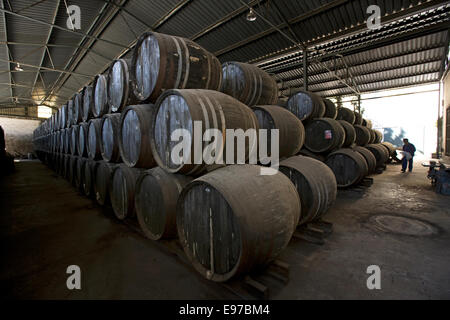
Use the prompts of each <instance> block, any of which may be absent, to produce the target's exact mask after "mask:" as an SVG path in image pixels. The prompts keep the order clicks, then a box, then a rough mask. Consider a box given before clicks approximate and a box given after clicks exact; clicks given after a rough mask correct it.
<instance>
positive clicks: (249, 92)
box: [220, 62, 278, 107]
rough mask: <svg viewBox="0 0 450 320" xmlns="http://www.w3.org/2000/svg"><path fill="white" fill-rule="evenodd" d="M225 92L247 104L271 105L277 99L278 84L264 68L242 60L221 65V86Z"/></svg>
mask: <svg viewBox="0 0 450 320" xmlns="http://www.w3.org/2000/svg"><path fill="white" fill-rule="evenodd" d="M220 91H222V92H223V93H226V94H228V95H230V96H232V97H233V98H235V99H237V100H239V101H240V102H242V103H244V104H246V105H247V106H250V107H253V106H255V105H273V104H275V103H276V102H277V100H278V85H277V83H276V81H275V80H274V79H273V78H272V77H271V76H270V75H269V74H268V73H267V72H265V71H264V70H262V69H260V68H258V67H257V66H255V65H251V64H248V63H242V62H225V63H224V64H223V65H222V86H221V89H220Z"/></svg>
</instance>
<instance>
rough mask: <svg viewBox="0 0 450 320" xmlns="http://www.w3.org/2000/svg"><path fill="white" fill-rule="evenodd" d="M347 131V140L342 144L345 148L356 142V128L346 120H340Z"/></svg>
mask: <svg viewBox="0 0 450 320" xmlns="http://www.w3.org/2000/svg"><path fill="white" fill-rule="evenodd" d="M338 122H339V123H340V124H341V126H342V127H343V128H344V131H345V140H344V144H343V145H342V147H343V148H348V147H350V146H351V145H353V144H354V143H355V142H356V131H355V128H354V127H353V126H352V125H351V124H350V123H348V122H347V121H345V120H338Z"/></svg>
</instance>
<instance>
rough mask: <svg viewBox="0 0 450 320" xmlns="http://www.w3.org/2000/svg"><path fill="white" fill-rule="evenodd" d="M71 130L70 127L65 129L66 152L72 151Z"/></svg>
mask: <svg viewBox="0 0 450 320" xmlns="http://www.w3.org/2000/svg"><path fill="white" fill-rule="evenodd" d="M70 133H71V131H70V128H67V129H66V130H64V153H65V154H69V153H70V140H71V134H70Z"/></svg>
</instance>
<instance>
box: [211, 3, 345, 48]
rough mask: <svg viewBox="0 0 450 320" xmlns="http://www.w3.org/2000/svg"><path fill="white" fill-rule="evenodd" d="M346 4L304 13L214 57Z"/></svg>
mask: <svg viewBox="0 0 450 320" xmlns="http://www.w3.org/2000/svg"><path fill="white" fill-rule="evenodd" d="M346 2H348V0H335V1H333V2H329V3H327V4H325V5H322V6H320V7H317V8H316V9H313V10H311V11H308V12H307V13H304V14H301V15H299V16H297V17H295V18H292V19H290V20H289V21H287V22H283V23H280V24H278V25H277V26H271V27H270V28H269V29H267V30H265V31H263V32H260V33H257V34H255V35H253V36H250V37H248V38H246V39H243V40H241V41H239V42H237V43H234V44H232V45H230V46H228V47H225V48H223V49H220V50H218V51H216V52H215V53H214V55H216V56H217V57H220V56H221V55H224V54H225V53H228V52H230V51H233V50H236V49H238V48H240V47H243V46H245V45H248V44H250V43H252V42H254V41H256V40H259V39H261V38H264V37H266V36H268V35H270V34H272V33H275V32H277V31H278V29H280V30H281V29H285V28H287V27H288V26H289V25H293V24H296V23H299V22H301V21H305V20H307V19H310V18H312V17H314V16H316V15H319V14H321V13H324V12H326V11H328V10H330V9H333V8H336V7H339V6H341V5H343V4H345V3H346ZM297 50H298V49H297Z"/></svg>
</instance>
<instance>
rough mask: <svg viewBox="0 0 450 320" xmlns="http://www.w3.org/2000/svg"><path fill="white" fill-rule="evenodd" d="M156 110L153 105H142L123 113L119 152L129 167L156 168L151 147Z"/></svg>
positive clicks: (127, 109) (129, 108)
mask: <svg viewBox="0 0 450 320" xmlns="http://www.w3.org/2000/svg"><path fill="white" fill-rule="evenodd" d="M154 108H155V106H154V105H152V104H142V105H136V106H128V107H127V108H126V109H125V110H124V111H123V112H122V115H121V118H120V125H119V128H120V132H119V150H120V156H121V158H122V161H123V162H124V163H125V164H126V165H127V166H129V167H135V168H153V167H155V166H156V162H155V159H154V157H153V153H152V149H151V147H150V138H151V134H152V132H151V131H152V129H153V123H154V121H153V112H154ZM161 121H165V119H164V120H161ZM171 134H172V132H170V133H169V137H168V138H170V135H171Z"/></svg>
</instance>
